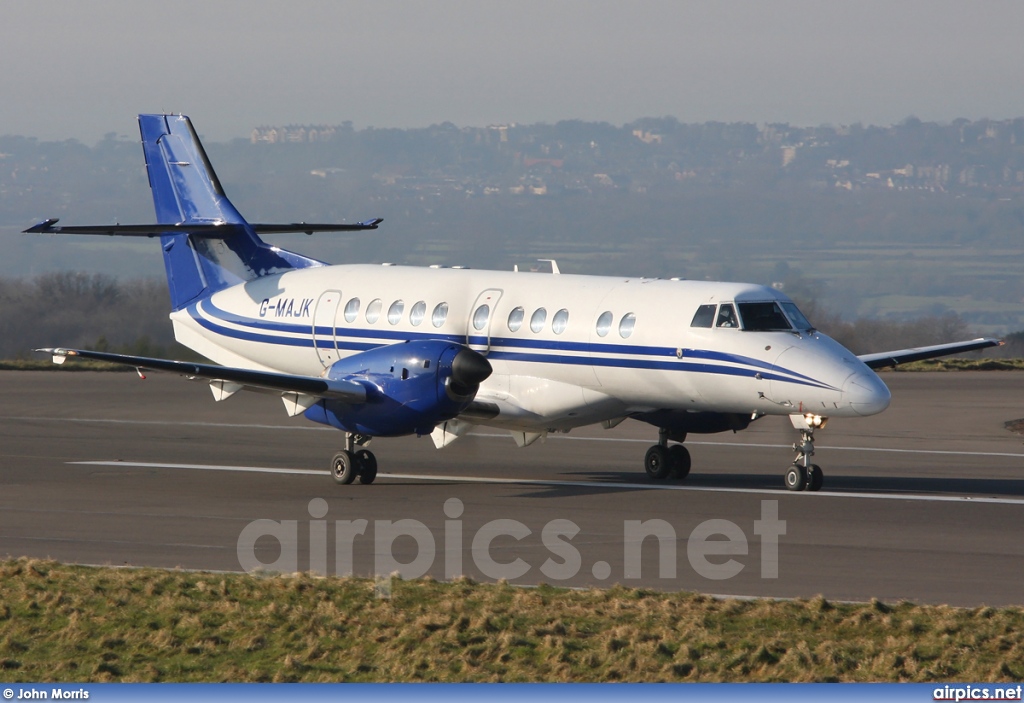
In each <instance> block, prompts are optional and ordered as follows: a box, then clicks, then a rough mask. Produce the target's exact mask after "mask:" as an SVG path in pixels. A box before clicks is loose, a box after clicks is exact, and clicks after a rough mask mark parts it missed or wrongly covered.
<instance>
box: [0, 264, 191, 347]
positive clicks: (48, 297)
mask: <svg viewBox="0 0 1024 703" xmlns="http://www.w3.org/2000/svg"><path fill="white" fill-rule="evenodd" d="M168 310H169V302H168V296H167V284H166V283H165V282H164V281H162V280H159V279H134V280H125V281H119V280H117V279H115V278H113V277H112V276H107V275H103V274H89V273H82V272H79V271H62V272H58V273H46V274H42V275H39V276H36V277H35V278H31V279H19V278H0V358H5V359H15V358H32V350H33V349H37V348H40V347H55V346H65V347H80V348H87V349H105V350H108V351H117V352H126V353H139V354H143V355H150V354H152V355H167V354H169V353H171V351H172V347H173V345H174V336H173V333H172V330H171V323H170V320H168V318H167V314H168Z"/></svg>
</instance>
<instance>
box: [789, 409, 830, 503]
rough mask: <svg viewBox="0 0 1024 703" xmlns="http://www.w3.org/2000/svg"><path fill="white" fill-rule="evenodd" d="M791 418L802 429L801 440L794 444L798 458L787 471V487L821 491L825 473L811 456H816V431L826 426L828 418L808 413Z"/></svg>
mask: <svg viewBox="0 0 1024 703" xmlns="http://www.w3.org/2000/svg"><path fill="white" fill-rule="evenodd" d="M789 420H790V422H792V423H793V427H795V428H796V429H798V430H800V441H799V442H797V443H796V444H794V445H793V449H795V450H796V458H795V459H794V460H793V465H792V466H790V467H789V469H788V470H787V471H786V474H785V477H784V479H785V483H786V488H787V489H789V490H791V491H819V490H821V486H822V483H824V480H825V475H824V474H823V473H822V471H821V467H820V466H818V465H817V464H812V463H811V457H812V456H814V431H815V430H816V429H818V428H820V427H824V426H825V423H826V422H828V418H827V417H822V416H821V415H814V414H811V413H808V414H806V415H790V416H789Z"/></svg>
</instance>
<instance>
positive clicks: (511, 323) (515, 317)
mask: <svg viewBox="0 0 1024 703" xmlns="http://www.w3.org/2000/svg"><path fill="white" fill-rule="evenodd" d="M524 317H526V311H525V310H523V309H522V308H521V307H517V308H515V309H514V310H512V312H510V313H509V314H508V328H509V330H510V331H512V332H518V331H519V328H520V327H522V326H523V318H524Z"/></svg>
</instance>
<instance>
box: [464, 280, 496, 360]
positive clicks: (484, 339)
mask: <svg viewBox="0 0 1024 703" xmlns="http://www.w3.org/2000/svg"><path fill="white" fill-rule="evenodd" d="M499 300H501V291H500V290H498V289H497V288H488V289H487V290H485V291H483V292H482V293H480V295H478V296H477V297H476V302H474V303H473V307H471V308H470V309H469V320H467V322H466V344H467V345H468V346H469V348H470V349H473V350H474V351H478V352H480V353H481V354H483V355H484V356H486V355H487V352H489V351H490V350H491V322H492V321H493V320H494V315H495V312H496V311H497V308H498V301H499Z"/></svg>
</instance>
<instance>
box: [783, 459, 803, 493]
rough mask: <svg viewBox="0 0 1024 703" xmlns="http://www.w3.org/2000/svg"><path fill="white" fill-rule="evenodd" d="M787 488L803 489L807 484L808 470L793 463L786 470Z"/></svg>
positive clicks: (793, 489) (792, 489)
mask: <svg viewBox="0 0 1024 703" xmlns="http://www.w3.org/2000/svg"><path fill="white" fill-rule="evenodd" d="M785 481H786V488H788V489H789V490H791V491H802V490H803V489H804V488H805V487H806V486H807V472H806V471H804V467H802V466H797V465H795V464H794V465H793V466H790V467H789V470H788V471H786V476H785Z"/></svg>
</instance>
